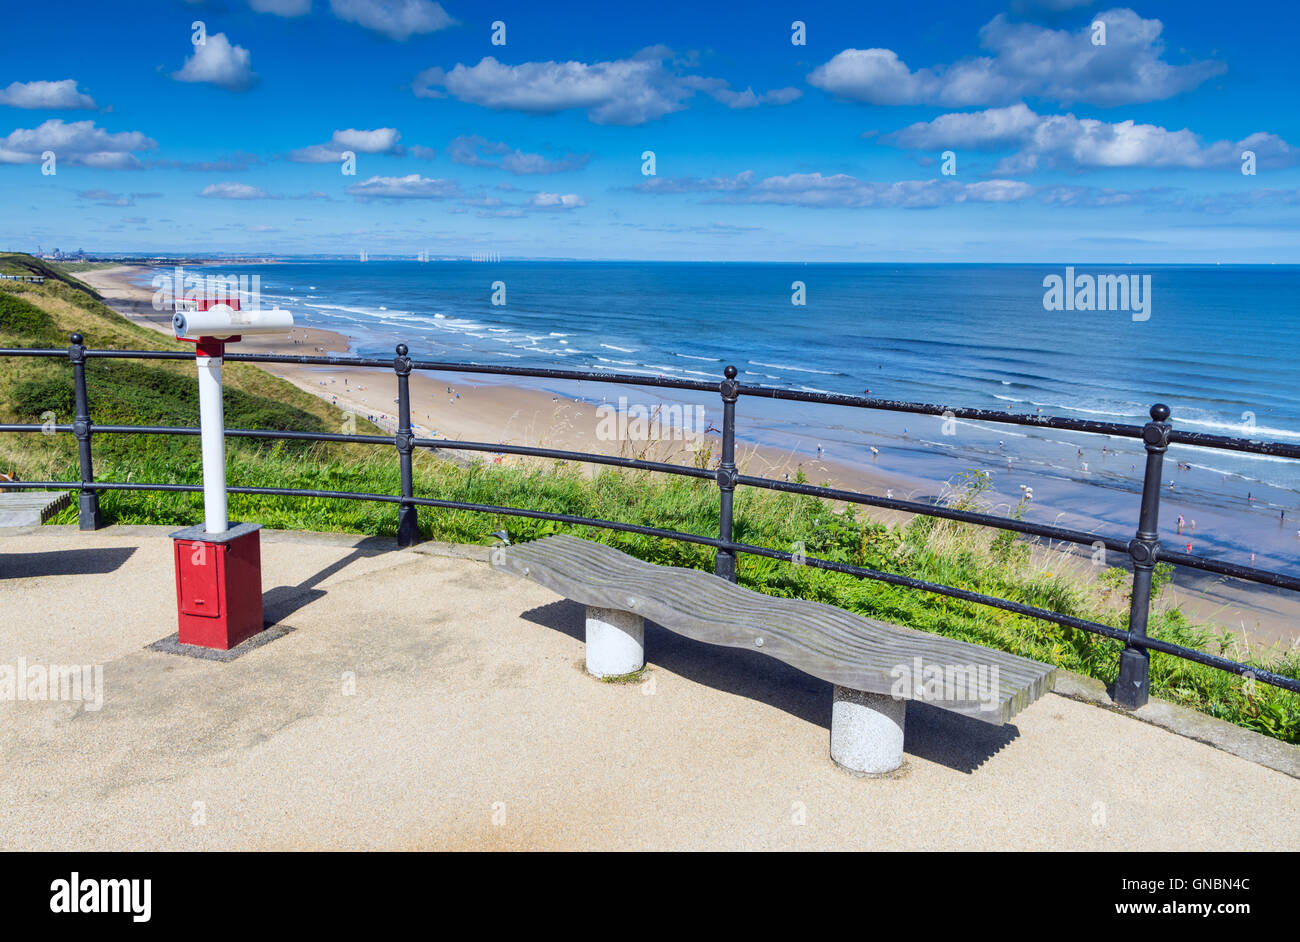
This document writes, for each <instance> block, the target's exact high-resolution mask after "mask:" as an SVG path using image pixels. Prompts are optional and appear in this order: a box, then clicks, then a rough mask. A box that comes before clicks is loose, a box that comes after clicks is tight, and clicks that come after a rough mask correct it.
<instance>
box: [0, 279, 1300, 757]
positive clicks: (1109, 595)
mask: <svg viewBox="0 0 1300 942" xmlns="http://www.w3.org/2000/svg"><path fill="white" fill-rule="evenodd" d="M86 290H87V291H88V290H89V289H86ZM68 292H72V293H82V294H83V297H84V300H81V301H78V300H76V299H75V298H73V297H71V295H69V294H68ZM4 297H5V294H4V293H3V292H0V301H3V299H4ZM21 300H25V301H27V302H29V303H30V305H31V306H33V307H36V308H37V309H38V313H44V314H45V315H46V316H47V317H48V319H49V323H47V322H46V320H44V319H42V318H40V317H37V316H36V315H34V314H32V312H31V311H30V310H28V308H27V307H24V306H21V305H19V306H14V307H12V308H8V309H6V308H5V307H4V306H3V305H2V304H0V311H4V310H11V311H14V312H16V313H12V314H9V315H5V316H6V317H9V318H11V319H8V320H0V346H9V345H14V346H20V345H26V346H36V345H45V344H46V343H48V342H50V341H48V340H47V339H42V338H45V337H46V335H47V333H48V332H50V331H52V332H53V336H56V337H57V336H58V335H59V333H60V332H64V331H67V330H68V329H69V327H70V325H71V324H73V323H74V322H75V323H76V324H79V325H82V326H81V327H79V328H78V329H82V332H83V333H85V334H86V336H87V339H88V342H91V343H96V342H97V343H98V345H105V339H104V338H113V339H114V340H115V341H116V342H117V344H118V345H119V346H133V347H146V346H152V347H153V348H158V347H162V346H166V345H167V344H166V342H165V339H164V338H161V337H159V336H158V335H157V334H152V333H150V332H147V331H146V332H145V334H147V336H145V335H143V334H141V333H140V331H143V328H137V327H135V326H134V325H131V324H129V323H126V322H124V321H123V320H122V319H121V318H119V317H118V316H117V315H116V314H114V313H113V312H111V311H109V310H108V309H107V308H104V307H103V305H102V304H101V303H99V302H98V300H97V299H96V298H94V296H93V293H92V294H90V295H84V292H80V289H77V288H75V286H71V285H68V284H63V283H59V284H56V285H50V284H48V283H47V285H45V286H41V290H37V291H24V292H22V298H21ZM70 319H71V320H70ZM64 336H66V334H65V335H64ZM95 338H100V339H99V340H98V341H96V340H95ZM65 342H66V340H62V341H59V343H65ZM238 366H245V367H246V368H245V369H242V370H241V369H237V368H235V367H238ZM192 370H193V367H192V365H187V364H184V363H175V364H173V363H161V364H152V363H144V362H139V361H137V362H129V361H94V362H92V364H91V368H90V369H88V370H87V382H88V387H89V391H90V400H91V403H92V416H93V417H94V418H95V420H96V421H97V422H100V423H120V424H140V425H151V424H180V425H194V424H196V420H197V403H196V391H195V382H194V377H193V373H192ZM228 374H229V375H228V380H229V381H228V385H227V393H226V421H227V424H228V425H229V426H231V427H252V428H279V429H299V430H321V429H326V430H332V429H336V428H339V427H340V424H341V422H342V415H341V413H339V412H338V410H336V409H334V408H333V407H331V406H328V405H327V404H325V403H324V402H323V401H322V400H320V399H318V398H317V397H314V396H311V395H309V394H307V393H304V392H302V391H300V390H298V389H296V388H294V387H292V386H291V385H289V384H288V383H286V382H284V381H282V380H279V379H277V378H275V377H272V376H269V375H268V374H266V373H263V372H261V371H258V370H256V369H254V368H251V367H247V365H242V364H236V365H232V368H231V369H230V370H229V371H228ZM69 375H70V370H69V369H68V366H67V363H66V362H51V363H41V362H38V361H29V360H24V361H10V360H6V359H5V358H0V421H21V422H40V421H43V419H42V416H44V415H48V414H49V413H54V414H55V415H56V416H57V417H58V420H59V421H67V420H68V419H67V417H68V416H69V415H70V413H71V403H72V400H71V387H70V384H69ZM362 426H364V428H362ZM358 431H362V432H369V431H371V428H370V427H369V426H368V425H367V423H365V422H358ZM74 445H75V442H74V441H73V439H72V438H71V436H68V435H57V436H46V435H25V436H21V437H20V436H18V435H13V434H11V435H0V470H15V471H17V472H19V473H20V475H21V476H22V477H23V478H25V479H28V480H37V479H55V480H72V479H75V478H77V476H78V475H77V467H76V456H75V448H74ZM227 445H228V467H227V474H228V479H229V481H230V483H231V485H232V486H250V487H289V488H309V489H319V490H344V491H368V492H373V493H380V494H396V493H398V492H399V477H398V467H397V460H396V455H395V452H394V450H393V449H388V448H383V449H374V448H366V447H364V446H358V445H342V444H332V443H303V442H276V443H258V442H252V441H249V440H244V439H229V440H228V442H227ZM94 449H95V461H96V468H95V473H96V477H97V478H98V479H100V480H105V481H136V482H149V483H196V484H197V483H199V482H200V481H201V463H200V460H199V451H198V440H197V438H193V437H190V438H181V437H172V436H116V435H107V434H101V435H97V436H96V437H95V441H94ZM986 486H987V482H986V480H985V479H983V478H981V476H980V475H978V474H971V475H968V476H965V477H964V479H962V480H960V481H958V482H956V486H955V488H954V490H953V492H952V494H951V495H950V496H949V502H950V503H952V504H954V505H957V506H966V507H975V506H980V505H981V501H982V495H983V492H984V490H985V488H986ZM415 493H416V495H417V496H421V497H436V498H442V499H447V500H456V501H463V502H467V503H480V504H493V505H503V506H514V507H524V508H529V509H533V510H543V511H551V512H555V513H563V514H575V515H581V516H586V517H600V518H606V519H610V520H621V521H626V522H629V523H638V524H644V525H649V526H655V527H663V528H666V529H675V530H680V531H684V532H689V533H695V534H699V535H703V536H715V535H716V534H717V532H718V529H717V528H718V492H717V488H716V485H714V484H713V483H712V482H710V481H700V480H695V479H687V478H681V477H670V476H667V475H654V474H650V473H648V472H634V471H624V470H621V469H611V468H606V469H602V470H600V471H598V472H597V473H596V474H594V475H590V474H586V473H583V471H582V470H581V469H580V468H579V467H577V466H576V465H573V464H569V463H565V462H552V461H547V462H540V461H539V462H536V463H530V464H502V465H497V464H492V463H478V464H474V465H471V466H469V467H465V466H462V465H459V464H455V463H452V462H450V461H445V460H442V459H440V458H439V457H438V456H436V455H434V454H430V453H427V452H421V453H419V454H417V455H416V461H415ZM101 507H102V510H103V513H104V517H105V520H106V521H107V522H110V523H122V524H137V523H138V524H166V525H173V526H186V525H190V524H195V523H199V522H201V520H202V516H203V509H202V497H201V495H199V494H176V493H161V492H157V493H151V492H124V491H107V492H103V493H102V494H101ZM230 515H231V517H232V519H237V520H244V521H253V522H258V523H262V524H264V525H266V526H269V527H276V528H283V529H305V530H324V531H344V532H350V533H361V534H373V535H381V536H390V537H391V536H395V535H396V527H397V508H396V506H394V505H393V504H389V503H378V502H361V501H342V500H327V499H305V498H288V497H251V496H247V495H238V494H232V495H231V496H230ZM735 516H736V523H735V531H734V533H735V538H736V539H737V540H739V541H741V542H747V543H752V544H756V545H760V546H765V547H771V548H774V549H780V550H785V551H794V550H796V549H798V548H802V550H803V551H804V552H805V553H806V554H807V555H808V556H817V557H822V558H825V559H830V560H834V561H838V562H844V563H848V564H851V565H855V566H862V567H867V568H871V569H876V570H880V571H884V572H891V573H899V574H904V575H909V576H912V577H915V578H918V579H923V580H927V581H932V582H937V583H943V584H946V585H949V586H955V587H958V588H963V589H969V590H971V591H974V592H980V593H984V594H988V595H995V596H1000V597H1003V598H1006V599H1010V600H1012V601H1016V602H1022V603H1025V604H1028V605H1034V606H1038V607H1042V608H1048V609H1052V610H1055V611H1058V612H1062V613H1065V614H1068V615H1074V616H1077V617H1080V618H1085V619H1089V620H1092V621H1097V622H1101V623H1104V624H1107V625H1112V626H1114V627H1117V628H1123V627H1126V624H1127V617H1128V616H1127V612H1128V607H1127V597H1126V595H1125V593H1126V591H1127V587H1128V583H1129V580H1128V577H1127V574H1126V573H1124V572H1123V571H1122V570H1118V569H1111V570H1108V571H1106V572H1104V573H1102V574H1101V577H1100V578H1096V577H1095V574H1093V573H1089V572H1088V571H1087V568H1088V567H1087V564H1086V562H1079V561H1078V560H1077V559H1075V558H1073V557H1065V556H1063V555H1061V554H1059V553H1052V552H1048V551H1047V550H1046V549H1045V548H1044V547H1040V546H1037V545H1036V544H1035V543H1034V542H1032V541H1024V540H1021V539H1017V538H1015V536H1014V535H1013V534H1009V533H998V532H996V531H989V530H986V529H983V528H976V527H971V526H968V525H965V524H960V523H955V522H952V521H943V520H937V519H934V518H925V517H920V518H916V519H914V520H912V521H910V522H908V523H905V524H899V525H887V524H885V523H882V522H879V521H877V520H873V519H872V518H870V517H868V516H866V515H865V514H863V513H861V512H860V511H859V509H857V508H854V507H845V506H839V505H834V504H831V503H830V502H827V501H824V500H821V499H819V498H815V497H808V496H803V495H794V494H784V493H779V492H772V491H759V490H754V489H750V488H741V489H740V490H738V491H737V492H736V513H735ZM75 520H76V510H75V508H69V509H67V510H65V511H62V512H61V513H60V515H58V516H56V517H55V518H54V520H53V521H51V522H53V523H73V522H75ZM419 522H420V532H421V535H422V536H423V537H424V538H425V539H433V540H443V541H449V542H462V543H478V544H490V543H492V542H494V539H493V537H492V533H493V531H496V530H501V529H505V530H507V531H508V532H509V533H510V535H511V538H512V540H514V541H515V542H520V541H525V540H531V539H537V538H539V537H542V536H546V535H548V534H551V533H555V532H561V531H563V532H571V533H574V534H576V535H579V536H583V537H586V538H589V539H593V540H599V541H601V542H604V543H608V544H610V545H612V546H615V547H617V548H619V549H621V550H623V551H625V552H627V553H630V554H632V555H634V556H637V557H639V558H641V559H645V560H649V561H651V562H655V563H660V564H663V565H673V566H688V567H694V568H698V569H704V570H712V568H713V556H712V552H711V550H709V549H708V548H706V547H702V546H699V545H696V544H688V543H679V542H675V541H671V540H664V539H659V538H652V537H645V536H640V535H636V534H630V533H621V532H617V531H611V530H605V529H599V528H586V527H572V526H565V525H560V524H555V523H551V522H547V521H539V520H529V519H525V518H519V517H512V516H508V515H493V514H481V513H473V512H468V511H453V510H441V509H435V508H422V509H420V511H419ZM1081 570H1082V571H1081ZM1157 575H1158V579H1157V586H1158V587H1163V585H1164V584H1165V583H1166V582H1167V580H1168V567H1167V566H1166V567H1162V568H1160V569H1159V571H1158V574H1157ZM738 577H739V580H740V582H741V584H743V585H746V586H748V587H750V588H752V589H755V590H757V591H759V592H764V593H767V594H770V595H776V596H788V597H799V598H806V599H814V600H817V601H820V602H825V603H828V604H831V605H835V606H838V607H840V608H843V609H845V610H847V611H852V612H857V613H860V614H862V615H867V616H870V617H874V618H879V619H882V620H884V621H889V622H892V623H895V624H899V625H904V626H907V627H910V628H916V629H919V630H922V631H928V632H932V633H935V634H941V635H945V636H948V637H952V638H959V639H961V640H964V641H970V642H973V643H976V644H981V645H985V646H987V647H990V648H996V649H999V650H1004V651H1010V652H1012V653H1015V654H1019V655H1022V656H1025V657H1030V658H1034V659H1036V660H1040V661H1045V662H1048V663H1052V664H1056V665H1059V666H1060V667H1063V668H1066V669H1068V670H1072V671H1076V672H1078V673H1080V674H1084V675H1087V676H1090V677H1096V678H1099V679H1101V680H1104V681H1110V680H1112V679H1113V678H1114V676H1115V671H1116V666H1117V661H1118V657H1119V652H1120V649H1121V646H1120V645H1119V644H1118V643H1117V642H1113V641H1109V640H1106V639H1103V638H1100V637H1098V636H1096V635H1093V634H1091V633H1088V632H1083V631H1077V630H1073V629H1069V628H1063V627H1061V626H1058V625H1055V624H1053V623H1049V622H1043V621H1040V620H1038V619H1034V618H1029V617H1026V616H1022V615H1017V614H1013V613H1010V612H1005V611H1002V610H1000V609H992V608H987V607H985V606H980V605H976V604H974V603H968V602H963V601H959V600H956V599H951V598H947V597H944V596H937V595H932V594H930V593H926V592H921V591H916V590H910V589H904V588H900V587H897V586H892V585H888V584H885V583H881V582H877V581H872V580H864V579H857V578H854V577H852V576H849V575H845V574H841V573H834V572H827V571H825V570H820V569H812V568H808V567H804V566H796V565H793V564H790V563H785V562H780V561H777V560H771V559H766V558H761V557H750V556H742V557H741V558H740V560H739V563H738ZM1150 631H1151V633H1152V634H1153V635H1154V636H1155V637H1158V638H1161V639H1164V640H1167V641H1171V642H1174V643H1177V644H1182V645H1186V646H1189V647H1193V648H1197V649H1199V650H1204V651H1210V652H1213V653H1216V654H1219V653H1221V654H1225V655H1227V656H1231V657H1234V658H1237V659H1239V660H1246V661H1247V662H1248V663H1252V664H1254V665H1255V666H1258V667H1261V668H1266V669H1268V670H1272V671H1275V672H1277V673H1279V674H1284V675H1286V676H1290V677H1297V676H1300V656H1297V655H1296V653H1295V652H1292V653H1290V654H1287V655H1285V656H1269V657H1267V658H1266V659H1264V660H1257V659H1255V657H1254V655H1252V654H1251V653H1250V652H1243V651H1241V650H1239V648H1238V644H1237V642H1236V641H1235V640H1234V639H1233V638H1232V637H1231V636H1229V635H1227V634H1226V633H1221V632H1219V631H1217V630H1215V629H1213V628H1211V627H1206V626H1199V625H1194V624H1191V623H1189V621H1188V620H1187V618H1186V617H1185V616H1184V614H1183V612H1182V611H1181V610H1180V609H1178V608H1176V607H1170V606H1167V605H1163V604H1157V605H1155V606H1154V611H1153V613H1152V618H1151V625H1150ZM1151 664H1152V692H1153V694H1154V695H1155V696H1158V697H1160V698H1162V699H1165V700H1169V701H1172V702H1175V703H1180V704H1184V705H1186V706H1190V707H1193V708H1195V709H1198V710H1201V711H1203V712H1205V713H1208V714H1210V715H1212V716H1216V717H1220V718H1222V719H1225V720H1228V721H1230V722H1233V723H1236V724H1238V725H1241V726H1244V727H1247V728H1250V729H1254V730H1257V731H1259V732H1261V733H1264V734H1266V735H1269V736H1273V737H1275V738H1278V739H1281V740H1284V741H1287V742H1293V743H1294V742H1300V697H1297V696H1296V695H1294V694H1291V693H1288V692H1285V691H1281V690H1278V689H1277V688H1275V687H1271V686H1268V685H1266V684H1262V683H1254V684H1252V683H1250V682H1248V681H1244V680H1243V679H1242V678H1239V677H1237V676H1235V675H1231V674H1227V673H1224V672H1222V671H1218V670H1215V669H1212V668H1208V667H1204V666H1202V665H1198V664H1194V663H1191V662H1188V661H1184V660H1182V659H1180V658H1174V657H1168V656H1164V655H1161V654H1154V655H1153V657H1152V662H1151Z"/></svg>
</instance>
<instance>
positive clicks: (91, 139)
mask: <svg viewBox="0 0 1300 942" xmlns="http://www.w3.org/2000/svg"><path fill="white" fill-rule="evenodd" d="M157 146H158V142H157V141H154V140H153V139H151V138H149V137H146V136H145V135H144V134H141V133H140V132H139V131H122V132H119V133H117V134H111V133H109V132H108V131H105V130H104V129H103V128H99V127H96V126H95V122H93V121H73V122H71V123H64V122H63V121H62V120H61V119H59V118H51V119H50V120H48V121H45V122H43V123H42V124H40V125H39V126H38V127H35V128H18V129H17V130H14V131H12V132H10V134H9V135H8V136H7V137H3V138H0V163H5V164H27V163H39V162H40V160H41V154H43V153H44V152H45V151H53V152H54V155H55V158H56V159H57V160H58V161H60V162H62V163H68V164H80V165H81V166H83V167H98V168H100V169H106V170H137V169H140V168H141V166H142V164H141V163H140V160H139V158H137V157H136V156H135V153H134V152H135V151H142V150H153V149H154V148H156V147H157Z"/></svg>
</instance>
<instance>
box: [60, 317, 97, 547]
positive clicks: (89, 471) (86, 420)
mask: <svg viewBox="0 0 1300 942" xmlns="http://www.w3.org/2000/svg"><path fill="white" fill-rule="evenodd" d="M69 339H70V340H71V341H72V345H71V346H70V347H68V359H69V360H70V361H72V390H73V396H74V398H75V399H76V412H75V414H74V415H73V417H72V433H73V434H74V435H76V436H77V459H78V462H79V464H80V465H81V483H82V488H81V491H80V492H79V494H78V497H77V525H78V526H79V527H80V528H81V529H82V530H98V529H99V528H100V527H102V526H103V525H104V520H103V517H102V516H101V515H100V513H99V492H98V491H96V490H94V489H93V488H87V487H86V486H85V485H87V484H93V483H94V481H95V470H94V464H93V462H92V461H91V457H90V432H91V422H90V401H89V399H88V398H87V396H86V347H85V342H84V341H85V338H83V337H82V336H81V334H73V335H72V336H71V337H70V338H69Z"/></svg>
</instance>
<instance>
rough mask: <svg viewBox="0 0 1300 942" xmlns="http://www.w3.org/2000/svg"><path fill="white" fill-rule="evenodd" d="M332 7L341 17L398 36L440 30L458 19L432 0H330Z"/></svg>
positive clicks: (384, 33)
mask: <svg viewBox="0 0 1300 942" xmlns="http://www.w3.org/2000/svg"><path fill="white" fill-rule="evenodd" d="M330 9H331V10H333V11H334V15H335V16H337V17H338V18H339V19H340V20H346V21H347V22H349V23H356V24H357V25H359V26H364V27H365V28H366V29H372V30H374V31H375V32H377V33H382V34H383V35H385V36H387V37H388V38H389V39H397V40H407V39H410V38H411V37H412V36H415V35H417V34H420V33H436V32H437V31H438V30H440V29H446V28H447V27H448V26H451V25H452V24H453V23H455V22H456V21H455V20H453V19H452V18H451V17H450V16H448V15H447V11H446V10H444V9H443V8H442V5H441V4H438V3H433V2H431V0H330Z"/></svg>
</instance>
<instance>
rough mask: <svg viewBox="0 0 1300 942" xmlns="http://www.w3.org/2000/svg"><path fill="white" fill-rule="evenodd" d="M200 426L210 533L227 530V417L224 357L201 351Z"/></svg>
mask: <svg viewBox="0 0 1300 942" xmlns="http://www.w3.org/2000/svg"><path fill="white" fill-rule="evenodd" d="M195 362H196V363H197V364H198V367H199V427H200V435H199V437H200V440H201V441H202V444H203V523H204V529H205V530H207V532H208V533H225V532H226V528H227V525H228V521H227V520H226V420H225V416H224V415H223V413H222V410H221V357H211V356H203V355H201V354H200V355H199V356H197V357H195Z"/></svg>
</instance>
